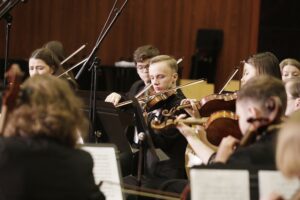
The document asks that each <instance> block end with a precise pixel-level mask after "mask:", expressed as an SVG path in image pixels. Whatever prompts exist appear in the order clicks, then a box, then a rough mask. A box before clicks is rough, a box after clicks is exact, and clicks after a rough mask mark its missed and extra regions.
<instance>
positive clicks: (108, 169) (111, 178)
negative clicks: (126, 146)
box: [82, 146, 123, 200]
mask: <svg viewBox="0 0 300 200" xmlns="http://www.w3.org/2000/svg"><path fill="white" fill-rule="evenodd" d="M82 149H83V150H85V151H87V152H89V153H90V154H91V155H92V157H93V160H94V168H93V173H94V177H95V182H96V184H98V183H99V182H100V181H103V184H102V186H101V191H102V192H103V193H104V194H105V197H106V200H122V199H123V196H122V190H121V186H120V174H119V169H118V164H117V158H116V152H115V149H114V148H113V147H106V146H104V147H97V146H95V147H94V146H83V147H82Z"/></svg>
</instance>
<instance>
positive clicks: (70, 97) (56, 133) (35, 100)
mask: <svg viewBox="0 0 300 200" xmlns="http://www.w3.org/2000/svg"><path fill="white" fill-rule="evenodd" d="M82 107H83V103H82V101H81V99H79V98H78V97H77V96H75V94H74V92H73V90H72V89H71V88H70V86H69V84H68V83H67V81H65V80H62V79H59V78H57V77H55V76H49V75H35V76H33V77H31V78H29V79H27V80H26V81H25V82H24V84H23V85H22V89H21V98H20V103H19V104H18V105H17V107H16V109H15V110H14V111H13V112H12V114H11V115H10V117H9V119H8V123H7V126H6V128H5V130H4V136H7V137H9V136H21V137H32V138H33V137H40V136H43V137H48V138H52V139H54V140H56V141H59V142H60V143H62V144H64V145H66V146H71V147H74V146H75V145H76V143H77V141H78V138H79V134H78V132H80V133H85V132H86V129H87V124H88V123H87V120H86V117H85V115H84V113H83V111H82V109H81V108H82Z"/></svg>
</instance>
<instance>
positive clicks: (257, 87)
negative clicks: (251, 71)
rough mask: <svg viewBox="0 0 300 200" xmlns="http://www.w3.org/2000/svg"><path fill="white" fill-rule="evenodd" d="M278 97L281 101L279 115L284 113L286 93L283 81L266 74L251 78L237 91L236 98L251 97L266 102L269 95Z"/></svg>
mask: <svg viewBox="0 0 300 200" xmlns="http://www.w3.org/2000/svg"><path fill="white" fill-rule="evenodd" d="M274 96H275V97H279V99H280V101H281V113H280V114H281V115H283V114H284V113H285V109H286V104H287V95H286V91H285V88H284V85H283V82H282V81H281V80H279V79H277V78H274V77H272V76H268V75H261V76H257V77H254V78H251V79H250V80H249V81H247V83H246V84H245V85H244V86H243V87H242V88H241V89H240V90H239V91H238V92H237V100H238V101H239V100H243V99H251V100H254V101H256V102H259V103H264V102H266V101H267V100H268V99H269V98H271V97H274Z"/></svg>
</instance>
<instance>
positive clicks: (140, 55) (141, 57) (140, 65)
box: [105, 45, 159, 105]
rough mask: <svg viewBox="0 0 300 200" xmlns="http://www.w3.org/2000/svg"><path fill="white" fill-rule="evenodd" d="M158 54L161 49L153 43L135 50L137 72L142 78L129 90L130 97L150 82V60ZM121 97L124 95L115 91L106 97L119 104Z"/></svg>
mask: <svg viewBox="0 0 300 200" xmlns="http://www.w3.org/2000/svg"><path fill="white" fill-rule="evenodd" d="M157 55H159V50H158V49H157V48H156V47H154V46H152V45H145V46H141V47H138V48H137V49H136V50H135V51H134V53H133V59H134V63H135V65H136V69H137V73H138V75H139V77H140V78H141V80H138V81H136V82H135V83H133V85H132V86H131V88H130V90H129V91H128V92H127V95H128V96H129V97H134V96H135V95H136V94H137V93H138V92H139V91H141V90H142V89H143V88H144V87H145V86H146V85H148V84H149V83H150V78H149V62H150V59H151V58H153V57H155V56H157ZM121 98H122V96H121V95H120V94H118V93H116V92H113V93H111V94H110V95H108V96H107V97H106V99H105V101H106V102H110V103H113V104H114V105H117V104H118V103H119V102H120V100H121ZM123 98H124V97H123ZM125 98H126V97H125Z"/></svg>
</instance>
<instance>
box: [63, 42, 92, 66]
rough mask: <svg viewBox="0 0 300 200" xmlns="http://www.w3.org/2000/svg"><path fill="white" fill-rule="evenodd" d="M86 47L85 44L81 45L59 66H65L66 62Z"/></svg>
mask: <svg viewBox="0 0 300 200" xmlns="http://www.w3.org/2000/svg"><path fill="white" fill-rule="evenodd" d="M85 47H86V44H84V45H82V46H81V47H79V48H78V49H77V50H76V51H74V52H73V53H72V54H71V55H69V56H68V57H67V58H66V59H64V60H63V61H61V63H60V64H61V65H63V64H65V63H66V62H67V61H68V60H70V59H71V58H72V57H73V56H75V55H76V54H78V53H79V52H80V51H81V50H82V49H84V48H85Z"/></svg>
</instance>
